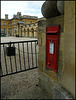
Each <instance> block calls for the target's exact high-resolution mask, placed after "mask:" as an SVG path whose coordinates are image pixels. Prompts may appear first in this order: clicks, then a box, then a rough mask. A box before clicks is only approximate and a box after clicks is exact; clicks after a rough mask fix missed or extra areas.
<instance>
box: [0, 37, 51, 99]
mask: <svg viewBox="0 0 76 100" xmlns="http://www.w3.org/2000/svg"><path fill="white" fill-rule="evenodd" d="M33 39H34V38H31V39H30V38H16V37H2V38H1V42H9V41H26V40H33ZM34 40H36V39H34ZM1 98H2V99H50V98H51V97H50V96H49V94H47V93H46V91H43V90H42V89H41V88H40V87H39V85H38V68H36V69H33V70H29V71H25V72H20V73H17V74H13V75H8V76H5V77H1Z"/></svg>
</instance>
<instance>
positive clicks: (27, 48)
mask: <svg viewBox="0 0 76 100" xmlns="http://www.w3.org/2000/svg"><path fill="white" fill-rule="evenodd" d="M27 55H28V65H29V68H30V64H29V49H28V42H27Z"/></svg>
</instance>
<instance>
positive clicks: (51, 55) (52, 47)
mask: <svg viewBox="0 0 76 100" xmlns="http://www.w3.org/2000/svg"><path fill="white" fill-rule="evenodd" d="M57 63H58V38H56V39H50V40H47V61H46V66H47V67H48V68H50V69H52V70H54V71H56V72H57Z"/></svg>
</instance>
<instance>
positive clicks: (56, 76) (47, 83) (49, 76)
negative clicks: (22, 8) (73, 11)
mask: <svg viewBox="0 0 76 100" xmlns="http://www.w3.org/2000/svg"><path fill="white" fill-rule="evenodd" d="M55 25H60V33H59V34H60V35H59V36H60V39H59V58H58V72H57V73H56V72H54V71H52V70H51V69H47V68H46V65H45V64H46V26H55ZM63 30H64V16H63V15H62V16H58V17H54V18H48V19H47V20H42V21H41V20H40V21H39V22H38V44H39V52H38V69H39V85H40V86H41V87H42V88H43V89H45V90H46V91H47V92H48V93H49V94H51V95H52V93H53V87H54V86H56V85H57V84H60V83H61V75H62V68H63V37H64V32H63Z"/></svg>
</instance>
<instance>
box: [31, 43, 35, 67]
mask: <svg viewBox="0 0 76 100" xmlns="http://www.w3.org/2000/svg"><path fill="white" fill-rule="evenodd" d="M31 56H32V67H34V62H33V49H32V42H31Z"/></svg>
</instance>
